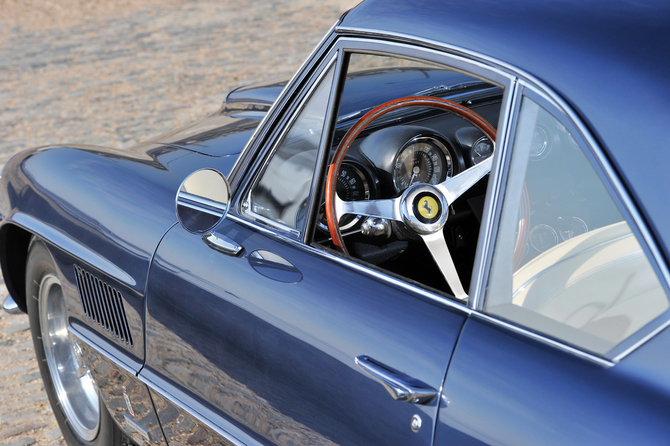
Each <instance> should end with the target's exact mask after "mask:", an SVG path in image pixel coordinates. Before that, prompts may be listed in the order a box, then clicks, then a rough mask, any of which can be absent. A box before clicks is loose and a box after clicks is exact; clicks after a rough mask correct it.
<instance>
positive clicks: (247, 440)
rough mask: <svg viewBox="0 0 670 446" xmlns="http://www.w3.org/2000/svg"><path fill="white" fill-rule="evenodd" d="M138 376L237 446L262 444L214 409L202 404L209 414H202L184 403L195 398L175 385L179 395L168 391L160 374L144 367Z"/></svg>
mask: <svg viewBox="0 0 670 446" xmlns="http://www.w3.org/2000/svg"><path fill="white" fill-rule="evenodd" d="M147 375H149V376H147ZM137 378H138V379H139V380H140V381H141V382H142V383H143V384H144V385H146V386H147V387H149V388H150V389H151V390H153V391H154V392H157V393H159V394H160V396H161V397H163V398H165V399H167V400H169V401H170V402H171V403H173V404H175V405H177V406H179V407H180V408H181V409H183V410H185V411H186V412H188V413H189V414H191V415H192V416H193V417H194V418H196V419H197V420H198V421H200V422H201V423H202V424H204V425H206V426H207V427H208V428H210V429H211V430H213V431H214V432H216V433H217V434H219V435H220V436H221V437H223V438H225V439H226V440H227V441H229V442H230V443H232V444H234V445H236V446H262V445H261V443H259V442H258V441H256V440H254V439H253V438H251V437H250V436H249V435H247V434H245V433H244V432H242V431H241V430H240V429H238V428H236V427H235V426H234V425H233V424H232V423H230V422H229V421H226V420H224V419H223V418H221V417H220V416H217V415H216V414H215V413H214V412H213V411H212V410H210V409H207V408H206V407H204V406H203V405H200V409H201V412H206V413H207V415H208V416H207V415H203V414H201V413H200V412H199V411H196V410H195V409H193V408H192V407H191V406H190V405H188V404H186V403H184V400H187V399H193V398H191V397H189V396H188V395H186V394H185V393H184V392H182V391H180V390H178V389H176V388H174V386H170V387H173V390H174V392H175V393H177V394H178V396H176V395H174V394H173V393H170V392H168V391H167V390H166V389H165V388H164V386H162V385H160V384H158V383H157V381H164V380H163V379H162V378H161V377H160V376H158V375H157V374H156V373H154V372H152V371H150V370H147V369H146V368H144V369H142V372H141V373H139V374H138V375H137ZM168 385H169V384H168ZM196 402H197V401H196ZM210 418H219V420H220V421H219V422H220V423H221V424H226V425H227V426H226V427H227V428H229V429H230V430H235V431H236V433H237V435H238V436H239V437H244V441H242V440H239V439H238V438H237V437H235V436H233V435H232V434H231V433H229V432H228V431H225V430H223V428H221V427H219V425H218V424H217V423H215V422H213V421H211V419H210Z"/></svg>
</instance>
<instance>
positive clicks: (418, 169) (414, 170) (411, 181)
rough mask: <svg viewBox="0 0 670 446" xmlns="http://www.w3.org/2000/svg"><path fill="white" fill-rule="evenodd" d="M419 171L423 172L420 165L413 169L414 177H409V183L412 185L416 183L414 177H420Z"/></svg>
mask: <svg viewBox="0 0 670 446" xmlns="http://www.w3.org/2000/svg"><path fill="white" fill-rule="evenodd" d="M419 172H421V169H420V168H419V166H414V168H413V169H412V178H410V179H409V185H410V186H411V185H412V184H414V178H416V179H418V178H419Z"/></svg>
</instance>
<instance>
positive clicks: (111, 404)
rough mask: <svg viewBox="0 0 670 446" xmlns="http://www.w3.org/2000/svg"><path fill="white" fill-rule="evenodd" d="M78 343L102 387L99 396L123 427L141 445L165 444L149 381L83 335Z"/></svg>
mask: <svg viewBox="0 0 670 446" xmlns="http://www.w3.org/2000/svg"><path fill="white" fill-rule="evenodd" d="M79 343H80V344H79V345H80V346H81V348H82V350H83V352H84V358H85V361H86V366H87V368H88V369H89V370H90V372H91V373H92V374H93V376H94V378H95V382H96V384H97V386H98V388H99V389H100V397H101V398H102V401H103V402H104V404H105V406H106V407H107V410H109V412H110V413H111V414H112V416H113V417H114V420H115V421H116V423H118V425H119V426H120V427H121V430H122V431H123V432H124V433H125V434H126V435H127V436H128V437H130V438H131V439H132V440H133V441H134V442H135V443H136V444H138V445H142V446H166V445H167V443H166V442H165V438H164V436H163V431H162V429H161V425H160V424H159V422H158V418H157V417H156V411H155V410H154V405H153V402H152V398H151V396H150V395H149V389H148V388H147V387H146V385H144V384H143V383H142V382H140V381H139V380H138V379H137V377H136V376H135V374H134V373H130V372H128V371H126V370H125V369H124V368H122V367H120V366H119V365H118V364H117V363H115V362H114V361H112V360H110V359H109V358H108V357H107V356H106V354H104V353H101V352H99V351H96V350H95V349H94V348H93V347H91V346H90V345H88V344H87V343H86V342H85V341H84V339H83V338H79Z"/></svg>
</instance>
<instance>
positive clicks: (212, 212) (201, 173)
mask: <svg viewBox="0 0 670 446" xmlns="http://www.w3.org/2000/svg"><path fill="white" fill-rule="evenodd" d="M229 204H230V185H229V184H228V180H226V177H225V176H223V174H222V173H221V172H218V171H216V170H214V169H201V170H197V171H195V172H193V173H192V174H191V175H189V176H188V177H187V178H186V179H185V180H184V182H183V183H181V186H180V187H179V192H178V193H177V200H176V204H175V207H176V211H177V219H179V223H181V225H182V226H183V227H184V229H186V230H187V231H190V232H205V231H209V230H210V229H212V228H213V227H215V226H216V225H217V224H218V223H219V222H220V221H221V220H222V219H223V218H224V217H225V216H226V214H227V213H228V205H229Z"/></svg>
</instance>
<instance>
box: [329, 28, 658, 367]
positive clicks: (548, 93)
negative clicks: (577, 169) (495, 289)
mask: <svg viewBox="0 0 670 446" xmlns="http://www.w3.org/2000/svg"><path fill="white" fill-rule="evenodd" d="M335 32H337V33H352V34H359V35H362V36H367V37H374V38H381V39H383V38H385V37H386V38H388V37H391V38H397V39H400V40H403V41H406V42H409V43H419V44H421V43H422V44H426V45H429V46H430V47H433V48H436V49H441V50H443V51H445V50H446V51H450V52H453V53H456V54H459V55H464V56H470V57H475V58H477V59H479V60H480V61H482V62H484V63H486V64H487V65H492V67H491V68H492V69H496V67H497V68H498V69H499V70H500V71H501V72H503V73H508V74H514V75H518V76H519V77H521V78H524V80H525V81H527V82H524V81H523V80H521V81H520V84H521V85H523V86H524V87H527V88H530V89H532V90H533V91H535V92H536V93H537V94H539V95H540V96H544V97H545V98H547V99H548V100H549V101H550V102H553V103H554V105H555V106H556V107H557V108H558V109H559V110H560V111H561V112H563V113H564V114H565V115H566V116H567V117H568V118H569V119H570V121H571V122H572V123H573V125H574V126H575V127H576V128H577V130H579V132H580V134H581V136H582V137H583V138H584V140H585V141H586V143H587V144H588V145H589V146H590V149H591V152H592V154H593V155H594V156H595V158H596V159H597V160H598V162H599V164H600V167H601V168H602V170H603V172H604V174H605V176H606V177H607V178H608V180H609V181H610V184H611V185H612V187H613V188H614V189H615V191H616V192H617V195H618V197H619V199H620V200H621V201H622V203H623V205H624V207H625V208H626V211H627V212H628V214H629V216H630V217H631V218H632V220H633V222H632V223H634V224H635V226H636V229H637V230H638V231H639V233H640V235H641V236H642V238H643V239H644V242H645V245H646V246H647V248H648V249H649V251H650V252H651V254H652V256H653V257H654V261H655V263H656V266H657V267H658V271H660V273H661V275H662V276H663V277H662V278H663V280H664V281H665V284H664V285H665V289H666V290H667V289H668V287H669V285H670V271H669V270H668V267H667V265H666V264H665V262H664V258H663V255H662V254H661V252H660V250H659V248H658V247H657V246H656V243H655V241H654V238H653V236H652V235H651V232H650V231H649V229H648V228H647V226H646V224H645V223H644V220H643V219H642V216H641V215H640V213H639V211H638V209H637V206H636V205H635V204H634V203H633V200H632V199H631V198H630V195H629V194H628V192H627V191H626V189H625V187H624V186H623V184H622V183H621V181H620V180H619V177H618V175H617V174H616V172H615V171H614V169H613V167H612V166H611V164H610V163H609V160H608V159H607V157H606V156H605V154H604V152H603V149H602V148H601V147H600V144H598V142H597V141H596V140H595V138H594V137H593V135H592V134H591V132H590V131H589V130H588V129H587V128H586V126H585V125H584V124H583V122H582V120H581V118H580V117H579V116H577V114H576V113H575V112H574V111H573V110H572V108H571V107H570V106H569V105H568V104H567V102H565V101H564V100H563V98H561V97H560V96H559V95H557V94H556V93H555V92H554V91H553V90H552V89H551V88H550V87H549V86H547V85H546V84H544V83H543V82H542V81H540V80H538V79H537V78H535V77H534V76H532V75H531V74H529V73H527V72H525V71H523V70H520V69H518V68H516V67H514V66H511V65H509V64H507V63H505V62H502V61H500V60H498V59H495V58H493V57H490V56H487V55H484V54H481V53H478V52H475V51H471V50H466V49H464V48H461V47H457V46H455V45H448V44H445V43H443V42H437V41H434V40H430V39H421V38H417V37H413V36H410V35H407V34H402V33H394V32H379V31H374V30H370V29H365V28H353V27H350V28H347V27H339V26H336V27H335ZM475 308H476V307H475ZM667 326H670V318H669V319H668V320H667V321H666V322H665V323H664V324H662V325H661V326H659V327H658V328H657V329H656V330H654V331H653V332H652V333H653V334H654V335H655V334H658V333H659V332H660V331H662V328H661V327H667ZM652 333H650V334H649V335H647V336H646V337H645V338H643V340H644V342H646V341H648V340H649V339H651V338H652V337H653V335H652ZM552 342H553V341H552ZM644 342H643V341H642V340H641V341H638V342H637V343H636V344H634V345H633V346H631V347H630V348H628V349H627V350H626V351H624V352H623V353H621V354H619V355H617V357H616V360H617V361H620V360H622V359H623V358H625V357H626V356H627V355H629V354H630V353H632V352H633V351H634V350H635V349H637V348H638V347H639V346H640V345H642V344H643V343H644ZM566 348H568V349H571V347H567V346H566Z"/></svg>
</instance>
